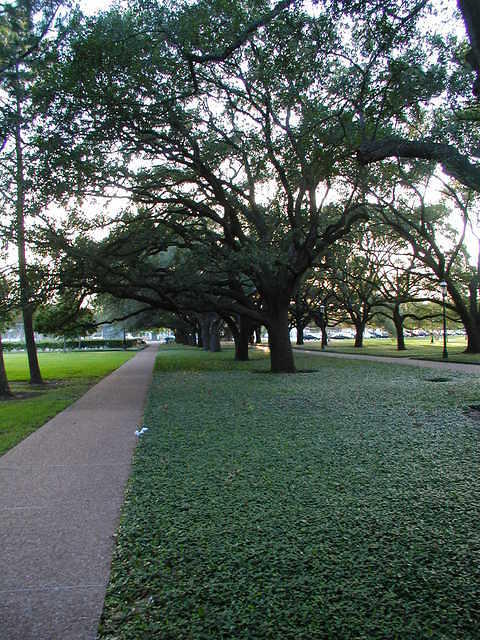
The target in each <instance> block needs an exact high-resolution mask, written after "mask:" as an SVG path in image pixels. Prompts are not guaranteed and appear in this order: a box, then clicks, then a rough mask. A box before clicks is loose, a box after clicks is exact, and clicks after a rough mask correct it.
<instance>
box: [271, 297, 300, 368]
mask: <svg viewBox="0 0 480 640" xmlns="http://www.w3.org/2000/svg"><path fill="white" fill-rule="evenodd" d="M275 306H276V313H272V314H271V316H270V318H269V320H268V324H267V329H268V343H269V345H270V365H271V371H272V373H295V361H294V359H293V350H292V344H291V342H290V330H289V326H288V303H287V304H285V305H284V306H278V305H275Z"/></svg>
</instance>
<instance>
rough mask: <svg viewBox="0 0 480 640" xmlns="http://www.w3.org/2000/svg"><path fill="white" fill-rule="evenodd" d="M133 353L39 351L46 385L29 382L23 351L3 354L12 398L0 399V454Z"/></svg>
mask: <svg viewBox="0 0 480 640" xmlns="http://www.w3.org/2000/svg"><path fill="white" fill-rule="evenodd" d="M133 355H134V353H133V352H123V351H106V352H94V353H68V352H67V353H39V354H38V358H39V362H40V368H41V371H42V376H43V378H44V380H45V382H46V385H45V386H41V387H32V386H30V385H29V384H28V380H29V373H28V362H27V356H26V354H24V353H12V354H6V355H5V365H6V369H7V375H8V379H9V382H10V386H11V389H12V391H13V392H14V394H15V398H14V399H13V400H0V455H1V454H2V453H5V451H7V450H8V449H10V448H11V447H13V446H15V445H16V444H17V443H18V442H20V440H23V438H25V437H26V436H28V435H29V434H30V433H32V432H33V431H35V430H36V429H38V427H40V426H41V425H42V424H44V423H45V422H46V421H47V420H49V419H50V418H52V417H53V416H55V415H56V414H57V413H58V412H59V411H62V410H63V409H65V407H67V406H68V405H70V404H71V403H72V402H74V401H75V400H76V399H77V398H79V397H80V396H81V395H83V394H84V393H85V391H87V389H88V388H89V387H91V386H92V385H93V384H95V383H96V382H98V380H99V379H100V378H103V377H104V376H105V375H107V374H108V373H110V372H111V371H113V370H114V369H116V368H117V367H119V366H120V365H121V364H123V363H124V362H126V361H127V360H128V359H129V358H131V357H132V356H133Z"/></svg>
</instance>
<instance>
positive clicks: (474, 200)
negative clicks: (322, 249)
mask: <svg viewBox="0 0 480 640" xmlns="http://www.w3.org/2000/svg"><path fill="white" fill-rule="evenodd" d="M422 170H423V169H422ZM398 171H399V174H398V176H399V178H398V179H399V182H396V183H395V185H394V186H391V187H390V188H388V189H386V191H385V192H384V194H383V196H382V197H379V200H378V202H379V205H380V206H379V208H378V212H379V215H380V216H381V217H382V219H383V221H384V222H385V223H386V224H387V225H388V226H390V228H391V229H393V230H394V231H395V232H396V233H397V234H398V235H399V236H400V237H402V238H403V239H404V240H405V241H407V242H408V243H409V245H410V247H411V250H412V252H413V255H414V256H415V258H416V260H417V261H419V262H421V263H422V264H423V265H424V267H426V268H427V269H428V270H429V271H430V273H431V276H432V279H434V280H435V281H436V284H437V302H438V304H441V303H442V300H441V298H440V294H439V291H438V283H439V282H440V281H442V280H444V281H445V282H446V283H447V289H448V294H449V300H447V307H448V308H449V309H450V310H451V311H453V312H456V313H457V314H458V316H459V317H460V319H461V321H462V323H463V325H464V327H465V331H466V334H467V349H466V351H467V352H468V353H480V304H479V297H478V293H479V286H480V258H479V257H478V256H477V260H476V261H475V262H476V263H475V264H471V261H470V256H469V255H468V252H467V249H466V245H465V235H466V232H467V228H468V226H469V225H470V224H472V223H475V222H476V220H475V217H476V211H477V208H478V195H477V194H476V192H474V191H473V190H469V189H463V188H461V187H460V186H454V184H453V183H450V182H445V181H443V180H442V181H440V183H438V182H437V186H438V184H440V185H442V189H443V200H442V201H441V202H438V203H431V202H430V201H429V195H428V194H429V187H430V188H431V187H432V186H433V184H434V182H435V180H434V178H433V175H432V172H424V175H423V179H422V180H420V179H419V178H418V176H417V179H416V180H413V179H412V177H411V175H409V174H408V172H406V171H405V170H404V169H402V168H401V167H399V169H398ZM437 180H438V178H437ZM452 212H455V213H456V214H457V216H458V218H459V220H460V224H459V226H458V227H457V226H454V225H453V224H452V223H451V220H450V218H451V214H452Z"/></svg>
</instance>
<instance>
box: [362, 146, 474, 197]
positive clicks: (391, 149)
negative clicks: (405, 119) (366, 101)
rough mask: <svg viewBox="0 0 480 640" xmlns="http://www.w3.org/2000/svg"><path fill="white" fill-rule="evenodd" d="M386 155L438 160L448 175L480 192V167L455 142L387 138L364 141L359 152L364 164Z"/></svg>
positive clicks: (383, 157)
mask: <svg viewBox="0 0 480 640" xmlns="http://www.w3.org/2000/svg"><path fill="white" fill-rule="evenodd" d="M386 158H409V159H411V158H417V159H419V160H435V161H436V162H439V163H440V164H441V166H442V168H443V170H444V171H445V173H446V174H448V175H449V176H452V177H453V178H455V179H456V180H458V181H459V182H461V183H462V184H463V185H465V186H466V187H468V188H469V189H473V190H474V191H476V192H477V193H478V192H480V167H479V166H478V165H476V164H474V163H472V162H470V159H469V158H467V156H465V155H462V154H461V153H460V152H459V151H458V149H455V147H453V146H452V145H449V144H445V143H440V142H430V141H428V140H403V139H402V138H385V139H384V140H378V141H377V140H375V141H373V142H365V143H363V144H362V145H361V146H360V147H359V149H358V151H357V159H358V161H359V162H360V164H362V165H366V164H370V163H371V162H379V161H380V160H385V159H386Z"/></svg>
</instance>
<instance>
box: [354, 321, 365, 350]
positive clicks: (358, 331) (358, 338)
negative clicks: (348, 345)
mask: <svg viewBox="0 0 480 640" xmlns="http://www.w3.org/2000/svg"><path fill="white" fill-rule="evenodd" d="M364 332H365V323H364V322H356V323H355V344H354V347H355V348H357V349H360V348H361V347H363V334H364Z"/></svg>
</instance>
